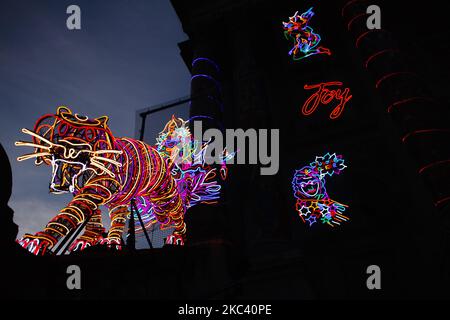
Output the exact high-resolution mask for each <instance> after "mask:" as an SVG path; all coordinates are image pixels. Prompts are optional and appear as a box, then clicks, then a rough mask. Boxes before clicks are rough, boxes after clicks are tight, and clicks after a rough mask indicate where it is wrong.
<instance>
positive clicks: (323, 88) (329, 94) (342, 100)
mask: <svg viewBox="0 0 450 320" xmlns="http://www.w3.org/2000/svg"><path fill="white" fill-rule="evenodd" d="M342 84H343V83H342V82H339V81H332V82H323V83H319V84H314V85H308V84H306V85H305V86H304V87H303V88H304V89H306V90H311V89H316V92H314V93H313V94H312V95H311V96H310V97H309V98H308V99H307V100H306V101H305V103H304V104H303V106H302V114H303V115H304V116H309V115H311V114H312V113H314V111H316V110H317V108H318V107H319V104H322V105H324V106H326V105H328V104H329V103H331V102H332V101H333V100H336V101H337V102H338V104H337V105H336V107H335V108H334V109H333V110H332V111H331V113H330V119H332V120H334V119H337V118H339V117H340V116H341V115H342V112H343V111H344V108H345V105H346V104H347V102H349V101H350V99H351V98H352V97H353V96H352V95H351V94H350V89H349V88H345V89H344V90H343V91H342V90H341V89H330V88H329V87H331V86H342Z"/></svg>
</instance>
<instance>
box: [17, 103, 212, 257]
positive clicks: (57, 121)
mask: <svg viewBox="0 0 450 320" xmlns="http://www.w3.org/2000/svg"><path fill="white" fill-rule="evenodd" d="M107 121H108V118H107V117H106V116H104V117H100V118H96V119H89V118H88V117H85V116H80V115H78V114H72V112H71V110H70V109H68V108H67V107H59V108H58V110H57V113H56V114H48V115H44V116H43V117H41V118H40V119H39V120H38V121H37V123H36V125H35V127H34V130H33V131H31V130H28V129H22V132H23V133H26V134H28V135H30V136H31V138H32V142H24V141H19V142H16V145H17V146H28V147H33V148H34V152H32V153H30V154H27V155H24V156H21V157H18V158H17V160H19V161H22V160H26V159H35V164H36V165H41V164H46V165H49V166H51V167H52V175H51V181H50V192H51V193H55V194H58V193H71V194H72V195H73V198H72V200H71V201H70V202H69V203H68V204H67V206H66V207H64V208H63V209H62V210H61V211H60V212H59V213H58V214H57V215H56V216H55V217H54V218H53V219H52V220H51V221H50V222H49V223H48V224H47V226H46V227H45V228H44V230H43V231H41V232H38V233H37V234H35V235H30V234H26V235H24V236H23V238H22V239H20V240H18V242H19V244H21V245H22V246H23V247H24V248H26V249H27V250H29V251H30V252H32V253H34V254H36V255H41V254H45V253H46V252H48V251H49V249H51V248H52V247H53V246H55V244H56V243H57V242H58V241H59V240H60V239H62V238H63V237H65V236H67V235H68V234H69V233H70V232H71V231H72V230H74V229H76V228H77V227H78V226H80V224H82V223H83V222H84V221H88V223H87V225H86V228H85V231H84V233H83V234H82V235H81V236H80V237H79V238H78V239H77V240H76V241H75V242H74V243H73V244H72V246H71V247H70V249H69V250H71V251H74V250H82V249H84V248H86V247H88V246H92V245H97V244H100V245H110V246H112V247H114V248H117V249H120V248H121V240H122V238H121V236H122V233H123V229H124V226H125V223H126V221H127V218H128V217H129V215H130V202H131V200H132V199H134V200H135V203H136V207H137V208H138V210H137V211H138V212H139V214H140V215H141V217H142V220H143V221H144V225H145V227H146V228H147V227H149V226H151V225H152V224H154V223H156V222H159V223H160V224H161V227H162V228H169V227H173V228H174V232H173V234H172V235H171V236H169V237H168V238H167V239H166V243H168V244H175V245H183V244H184V242H185V240H186V224H185V222H184V215H185V213H186V210H187V209H188V208H190V207H191V206H193V205H195V204H198V203H208V204H211V203H215V202H217V200H218V199H219V197H220V189H221V187H220V185H219V184H218V181H217V179H216V176H218V175H217V174H216V170H217V168H212V167H210V166H207V165H206V164H205V159H204V155H205V150H206V148H207V144H204V143H202V142H197V141H194V139H193V137H192V135H191V133H190V131H189V129H188V127H187V126H186V123H187V121H183V120H182V119H180V118H175V117H172V119H171V120H170V121H169V122H168V124H167V125H166V126H165V128H164V130H163V131H162V132H161V134H160V136H159V138H158V140H157V145H156V146H150V145H147V144H145V143H144V142H142V141H138V140H134V139H130V138H116V137H114V136H113V134H112V132H111V131H110V129H109V127H108V124H107ZM102 205H104V206H106V207H107V208H108V210H109V215H110V217H111V227H110V229H109V232H108V234H107V236H106V237H104V236H103V233H104V231H105V228H104V227H103V224H102V221H101V212H100V206H102ZM141 229H142V228H141ZM141 231H142V230H141Z"/></svg>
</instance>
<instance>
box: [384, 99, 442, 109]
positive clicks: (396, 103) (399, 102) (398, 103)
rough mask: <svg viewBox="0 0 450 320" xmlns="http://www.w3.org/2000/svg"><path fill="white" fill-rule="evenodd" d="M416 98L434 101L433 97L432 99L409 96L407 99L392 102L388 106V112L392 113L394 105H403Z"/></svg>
mask: <svg viewBox="0 0 450 320" xmlns="http://www.w3.org/2000/svg"><path fill="white" fill-rule="evenodd" d="M414 100H428V101H431V102H434V101H433V99H430V98H427V97H411V98H407V99H403V100H400V101H397V102H394V103H393V104H391V105H390V106H389V107H388V109H387V112H388V113H391V112H392V109H394V107H397V106H399V105H402V104H405V103H408V102H411V101H414Z"/></svg>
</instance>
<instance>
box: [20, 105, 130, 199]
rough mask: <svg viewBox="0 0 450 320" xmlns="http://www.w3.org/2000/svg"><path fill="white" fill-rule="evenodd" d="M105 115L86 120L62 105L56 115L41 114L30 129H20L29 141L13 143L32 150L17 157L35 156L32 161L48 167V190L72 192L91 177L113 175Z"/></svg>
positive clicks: (113, 161)
mask: <svg viewBox="0 0 450 320" xmlns="http://www.w3.org/2000/svg"><path fill="white" fill-rule="evenodd" d="M107 122H108V117H106V116H103V117H100V118H96V119H89V118H88V117H85V116H80V115H78V114H73V113H72V111H71V110H70V109H69V108H67V107H64V106H61V107H59V108H58V109H57V112H56V114H47V115H44V116H42V117H41V118H40V119H39V120H38V121H37V122H36V124H35V126H34V129H33V131H31V130H28V129H25V128H24V129H22V132H23V133H25V134H28V135H30V136H31V137H32V142H26V141H17V142H16V143H15V145H16V146H28V147H33V148H34V152H33V153H29V154H25V155H23V156H20V157H18V158H17V160H18V161H23V160H27V159H32V158H35V164H36V165H41V164H46V165H50V166H51V167H52V177H51V181H50V192H51V193H68V192H70V193H76V192H77V190H79V189H81V188H82V187H83V186H84V185H85V184H86V183H87V182H88V181H89V180H90V179H91V178H92V177H93V176H96V175H105V174H106V175H109V176H110V177H111V178H114V177H115V173H114V171H116V170H115V167H120V166H121V164H120V163H119V162H118V161H117V160H116V158H115V156H116V154H120V153H121V151H118V150H114V137H113V135H112V133H111V131H110V130H109V127H108V125H107Z"/></svg>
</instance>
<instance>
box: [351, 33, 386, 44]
mask: <svg viewBox="0 0 450 320" xmlns="http://www.w3.org/2000/svg"><path fill="white" fill-rule="evenodd" d="M379 31H386V30H383V29H373V30H369V31H366V32H364V33H362V34H361V35H360V36H359V37H358V38H357V39H356V43H355V46H356V47H357V48H359V43H360V42H361V40H362V38H364V37H365V36H367V35H368V34H369V33H372V32H379Z"/></svg>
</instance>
